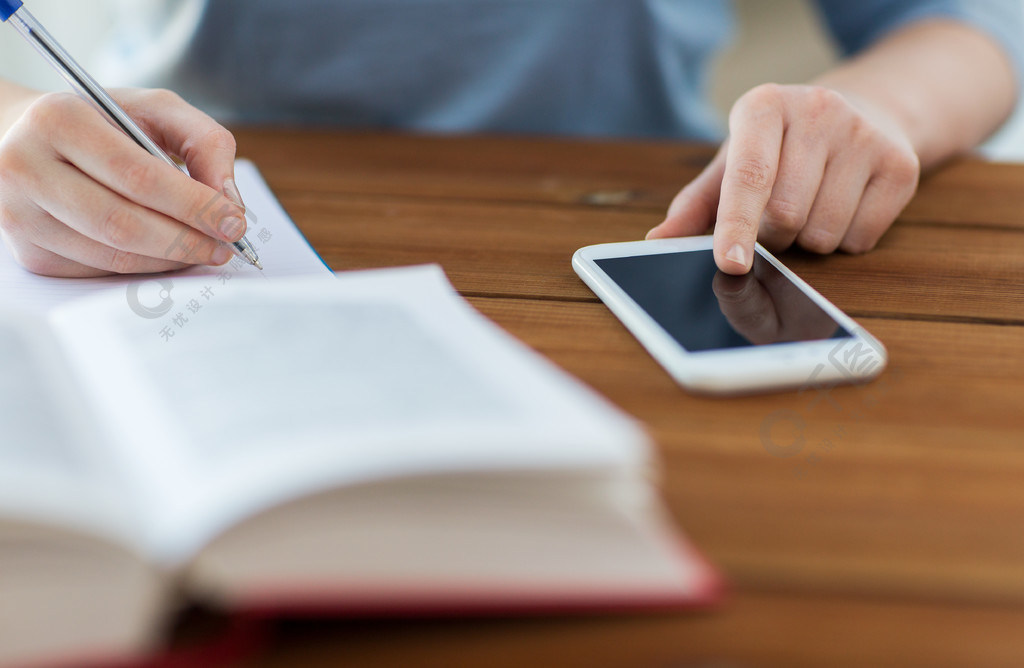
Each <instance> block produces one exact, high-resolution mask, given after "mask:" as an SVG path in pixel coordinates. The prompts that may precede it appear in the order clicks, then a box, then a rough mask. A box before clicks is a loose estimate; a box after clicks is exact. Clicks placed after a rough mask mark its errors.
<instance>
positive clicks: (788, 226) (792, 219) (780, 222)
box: [764, 197, 807, 232]
mask: <svg viewBox="0 0 1024 668" xmlns="http://www.w3.org/2000/svg"><path fill="white" fill-rule="evenodd" d="M764 212H765V217H766V223H767V224H768V225H769V226H770V227H771V228H772V229H773V230H777V231H780V232H797V231H799V230H800V228H801V227H803V225H804V222H805V220H806V217H807V216H806V213H805V212H804V209H803V207H801V206H799V205H797V204H796V203H795V202H792V201H790V200H786V199H781V198H776V197H773V198H771V199H770V200H769V201H768V205H767V206H766V207H765V209H764Z"/></svg>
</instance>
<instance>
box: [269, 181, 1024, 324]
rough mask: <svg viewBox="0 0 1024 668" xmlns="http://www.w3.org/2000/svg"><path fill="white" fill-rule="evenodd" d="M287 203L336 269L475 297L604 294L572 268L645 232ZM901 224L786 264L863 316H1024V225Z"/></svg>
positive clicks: (420, 209) (617, 219) (603, 213)
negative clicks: (439, 276)
mask: <svg viewBox="0 0 1024 668" xmlns="http://www.w3.org/2000/svg"><path fill="white" fill-rule="evenodd" d="M282 203H283V204H284V206H285V207H286V208H287V209H288V211H289V212H290V213H291V214H292V216H293V217H294V218H295V220H296V222H297V223H298V224H299V226H300V227H301V228H302V229H303V231H304V232H305V233H306V235H307V236H308V238H309V240H310V242H311V243H312V244H313V245H314V247H316V248H317V249H318V250H319V251H320V252H321V254H322V255H323V257H324V259H325V260H326V261H327V262H328V263H329V264H330V265H331V266H332V267H334V268H335V269H357V268H366V267H380V266H395V265H403V264H417V263H424V262H439V263H441V264H442V266H444V268H445V270H446V271H447V272H448V274H449V276H450V278H451V279H452V281H453V282H454V284H455V286H456V287H457V288H458V289H459V290H461V291H463V292H465V293H470V294H490V295H504V296H519V295H522V296H532V297H542V298H559V299H567V300H586V301H593V300H594V296H593V294H592V293H591V292H590V290H589V289H587V287H586V286H585V285H584V284H583V283H582V282H581V281H580V280H579V279H578V278H577V277H576V275H575V273H574V272H573V271H572V268H571V266H570V258H571V257H572V253H573V252H574V251H575V250H576V249H577V248H579V247H581V246H585V245H588V244H594V243H604V242H611V241H629V240H634V239H639V238H642V237H643V235H644V234H646V232H647V230H648V229H650V228H651V227H652V226H653V225H655V224H657V223H658V222H659V218H658V217H657V216H651V215H650V214H649V213H647V212H643V211H631V210H624V209H594V208H587V207H556V208H552V207H543V206H534V205H529V204H514V205H513V204H494V203H491V202H474V201H470V202H465V201H438V200H422V199H413V200H397V201H396V200H393V199H390V198H387V197H362V196H331V195H317V194H312V195H311V194H308V193H305V194H301V195H288V194H285V195H284V196H283V197H282ZM965 234H967V232H965V231H963V230H960V229H958V228H955V227H930V226H922V225H916V224H899V223H898V224H897V225H896V226H895V227H894V228H893V229H892V230H891V231H890V232H889V234H887V235H886V237H885V238H884V239H883V240H882V243H881V244H880V245H879V247H878V248H877V249H875V250H874V251H872V252H871V253H868V254H865V255H858V256H851V255H845V254H834V255H831V256H827V257H822V256H817V255H812V254H810V253H805V252H800V251H791V252H789V253H786V254H784V255H783V259H784V261H785V262H786V263H787V264H789V265H790V266H791V267H792V268H793V269H794V270H795V271H797V273H799V274H800V275H801V276H803V277H804V278H805V279H806V280H808V282H810V283H811V284H812V285H814V286H815V287H816V288H817V289H818V290H819V291H821V292H822V293H823V294H824V295H825V296H826V297H828V298H829V299H831V300H832V301H833V302H835V303H836V304H837V305H838V306H839V307H840V308H842V309H844V310H847V311H850V312H851V313H853V314H854V315H856V314H886V315H907V316H913V317H924V318H936V319H947V320H956V319H972V318H974V319H997V320H1001V321H1006V322H1024V280H1022V279H1024V231H1016V230H1011V229H996V228H982V229H978V230H973V231H971V232H970V233H969V234H970V244H969V245H965V242H964V235H965Z"/></svg>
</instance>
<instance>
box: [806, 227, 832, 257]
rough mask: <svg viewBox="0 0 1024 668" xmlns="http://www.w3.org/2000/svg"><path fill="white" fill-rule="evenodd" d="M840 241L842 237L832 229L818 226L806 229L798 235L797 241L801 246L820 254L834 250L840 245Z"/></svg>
mask: <svg viewBox="0 0 1024 668" xmlns="http://www.w3.org/2000/svg"><path fill="white" fill-rule="evenodd" d="M840 241H842V239H841V238H840V237H839V236H838V235H837V234H835V233H834V232H832V231H831V230H827V229H818V228H813V229H805V230H804V231H803V232H801V233H800V236H798V237H797V243H798V244H799V245H800V247H801V248H803V249H804V250H808V251H810V252H812V253H818V254H819V255H827V254H829V253H831V252H833V251H834V250H835V249H836V248H838V247H839V242H840Z"/></svg>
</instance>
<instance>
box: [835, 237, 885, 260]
mask: <svg viewBox="0 0 1024 668" xmlns="http://www.w3.org/2000/svg"><path fill="white" fill-rule="evenodd" d="M880 238H881V235H877V234H865V233H861V234H850V235H848V236H847V238H846V239H843V242H842V243H841V244H840V245H839V249H840V250H841V251H843V252H844V253H852V254H854V255H860V254H862V253H867V252H868V251H870V250H871V249H873V248H874V247H875V246H876V245H878V240H879V239H880Z"/></svg>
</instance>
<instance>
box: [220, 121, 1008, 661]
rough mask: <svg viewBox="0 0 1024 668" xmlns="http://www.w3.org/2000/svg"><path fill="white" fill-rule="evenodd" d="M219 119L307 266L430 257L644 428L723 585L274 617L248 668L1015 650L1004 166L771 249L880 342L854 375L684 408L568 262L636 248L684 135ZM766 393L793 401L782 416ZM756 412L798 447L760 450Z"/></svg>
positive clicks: (701, 155) (670, 492)
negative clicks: (536, 609)
mask: <svg viewBox="0 0 1024 668" xmlns="http://www.w3.org/2000/svg"><path fill="white" fill-rule="evenodd" d="M237 136H238V139H239V146H240V151H239V152H240V155H243V156H246V157H250V158H252V159H254V160H255V161H256V163H257V164H258V165H259V167H260V169H261V170H262V171H263V173H264V175H265V176H266V178H267V180H268V181H269V183H270V185H271V187H272V188H273V189H274V191H275V192H276V193H277V195H278V196H279V198H280V199H281V201H282V203H283V204H284V206H285V208H286V209H287V210H288V211H289V213H290V214H291V215H292V216H293V217H294V219H295V222H296V223H298V225H299V227H300V228H302V230H303V231H304V232H305V233H306V235H307V236H308V238H309V240H310V241H311V242H312V243H313V245H314V246H315V247H316V248H317V250H318V251H319V252H320V253H321V254H322V256H323V257H324V259H325V260H326V261H327V262H328V263H329V264H330V265H331V266H332V267H334V268H335V269H357V268H364V267H379V266H391V265H404V264H411V263H422V262H439V263H441V265H443V267H444V268H445V270H446V271H447V273H448V276H449V277H450V278H451V280H452V282H453V283H454V285H455V286H456V288H457V289H458V290H459V291H460V292H461V293H462V294H463V295H465V296H466V297H468V298H469V300H470V301H471V302H472V303H473V304H474V305H475V306H476V307H477V308H478V309H480V310H481V311H482V312H483V313H485V314H486V315H488V316H490V317H491V318H493V319H494V320H495V321H497V322H498V323H499V324H500V325H502V326H503V327H505V328H506V329H508V330H509V331H510V332H512V333H513V334H515V335H516V336H518V337H519V338H521V339H522V340H523V341H525V342H526V343H528V344H530V345H531V346H533V347H534V348H536V349H537V350H539V351H540V352H542V353H544V354H545V355H547V356H549V357H550V358H551V359H553V360H554V361H555V362H556V363H558V364H559V365H561V366H562V367H564V368H565V369H567V370H568V371H569V372H571V373H573V374H575V375H576V376H578V377H580V378H582V379H583V380H584V381H586V382H587V383H589V384H590V385H591V386H593V387H594V388H596V389H597V390H598V391H599V392H601V393H603V394H604V395H606V396H607V397H609V398H610V399H611V400H612V401H614V402H615V403H617V404H618V405H619V406H621V407H622V408H624V409H625V410H626V411H628V412H629V413H631V414H633V415H635V416H636V417H638V418H640V419H641V420H642V421H643V422H644V423H646V425H647V426H648V427H649V428H650V430H651V432H652V433H653V435H654V436H655V438H656V440H657V443H658V445H659V447H660V452H661V455H662V459H663V481H662V490H663V495H664V498H665V500H666V502H667V504H668V506H669V507H670V509H671V512H672V513H673V515H674V517H675V518H676V519H677V520H678V524H679V527H680V528H681V529H683V530H684V531H685V532H686V533H687V534H688V535H689V536H690V537H692V539H693V540H694V542H695V543H696V544H697V545H698V546H699V547H700V548H701V549H702V551H703V552H704V553H705V554H706V555H707V556H708V557H710V559H711V560H712V561H713V562H714V563H715V564H717V565H718V566H719V567H720V568H721V569H722V571H723V572H724V573H725V575H726V577H727V579H728V580H729V582H730V583H731V585H732V591H731V593H730V594H729V596H728V598H727V600H726V601H725V603H724V604H723V605H722V606H721V607H720V609H718V610H715V611H711V612H705V613H697V614H694V613H689V614H651V615H629V616H611V617H591V618H581V617H566V618H543V619H504V620H447V621H404V622H395V621H391V622H379V621H378V622H371V621H358V622H351V621H349V622H340V621H329V622H295V623H287V624H285V625H283V626H282V627H281V628H280V629H278V631H277V632H276V634H275V635H274V638H273V640H272V641H271V642H270V644H269V646H268V647H267V648H266V650H265V652H264V653H263V655H262V656H261V657H260V658H259V659H258V660H257V661H256V665H260V666H328V665H336V664H337V665H345V666H347V667H350V668H351V667H354V666H363V665H366V666H370V665H372V666H392V665H393V666H453V665H467V666H483V665H487V666H521V665H530V664H534V665H580V666H582V665H590V666H606V665H607V666H715V667H718V666H729V667H733V666H763V665H778V666H805V665H806V666H825V665H828V666H840V665H850V666H929V667H932V666H943V665H964V666H1011V665H1014V666H1022V665H1024V410H1022V404H1024V166H1009V165H994V164H986V163H983V162H980V161H975V160H966V161H963V162H958V163H956V164H953V165H950V166H949V167H947V168H945V169H943V170H941V171H940V172H938V173H936V174H934V175H932V176H930V177H929V178H927V179H926V180H925V181H924V183H923V184H922V186H921V188H920V192H919V194H918V196H917V197H916V199H915V200H914V201H913V202H912V203H911V204H910V206H909V207H908V208H907V210H906V211H905V212H904V214H903V215H902V216H901V218H900V220H899V221H898V223H897V224H896V225H895V226H894V227H893V228H892V230H891V231H890V232H889V233H888V234H887V235H886V236H885V238H884V239H883V240H882V242H881V244H880V245H879V247H878V248H877V249H876V250H875V251H873V252H872V253H870V254H868V255H865V256H859V257H855V256H848V255H833V256H830V257H817V256H812V255H810V254H806V253H801V252H790V253H787V254H785V255H784V256H783V259H784V261H785V262H787V263H788V264H789V266H791V267H792V268H793V269H795V270H796V271H797V272H798V273H799V274H801V275H802V276H803V277H804V278H806V279H807V280H808V281H809V282H810V283H811V284H812V285H814V286H815V287H817V288H818V289H819V290H820V291H821V292H822V293H823V294H824V295H825V296H826V297H828V298H829V299H831V300H832V301H833V302H835V303H836V304H837V305H838V306H839V307H840V308H842V309H844V310H845V311H846V312H848V313H850V314H851V315H852V316H853V317H855V318H857V319H858V320H859V321H860V322H861V323H862V324H863V325H864V326H865V327H867V328H868V329H869V330H870V331H871V332H873V333H874V334H876V335H877V336H878V337H879V338H880V339H881V340H882V341H883V342H884V343H885V344H886V346H887V347H888V349H889V352H890V357H891V365H890V368H889V370H888V371H887V372H886V373H885V374H884V375H883V376H882V377H881V378H880V379H879V380H878V381H876V382H874V383H872V384H869V385H867V386H861V387H845V388H836V389H832V390H830V391H828V392H827V393H819V392H814V391H807V392H803V393H799V392H790V393H786V394H777V395H771V396H759V397H751V398H739V399H709V398H699V397H696V396H691V395H689V394H687V393H685V392H684V391H682V390H681V389H679V388H678V387H677V386H675V385H674V384H673V383H672V382H671V381H670V380H669V378H668V376H667V375H666V374H665V373H664V372H662V370H661V369H660V368H659V367H658V366H657V365H656V364H655V363H654V362H653V361H652V360H651V359H650V358H649V357H648V356H647V354H646V353H645V352H644V351H643V350H642V349H641V347H640V346H639V344H637V342H636V341H635V340H634V339H633V338H632V337H631V336H630V335H629V334H628V333H627V332H626V331H625V329H624V328H623V327H622V326H621V325H620V324H619V323H618V321H617V320H615V318H613V317H612V315H611V314H610V313H609V312H608V311H607V310H606V309H605V308H604V307H603V306H602V305H601V304H600V303H599V302H598V301H597V300H596V298H595V297H594V296H593V295H592V293H591V292H590V291H589V290H588V289H587V288H586V287H585V286H584V285H583V284H582V283H581V282H580V281H579V280H578V279H577V277H576V275H575V274H574V273H573V271H572V269H571V267H570V264H569V259H570V256H571V254H572V252H573V251H574V250H575V249H576V248H578V247H580V246H584V245H587V244H592V243H599V242H606V241H623V240H631V239H638V238H641V237H642V236H643V234H644V233H645V232H646V231H647V230H648V229H649V228H650V227H652V226H653V225H654V224H656V223H658V222H660V221H661V219H662V216H663V213H664V211H665V209H666V207H667V205H668V202H669V201H670V199H671V198H672V196H673V195H674V194H675V192H676V191H677V190H678V188H679V187H681V186H682V185H683V184H684V183H686V182H687V181H688V180H689V179H691V178H692V177H693V176H694V175H695V174H696V173H697V172H698V170H699V169H700V167H701V166H702V165H703V164H704V163H705V162H706V161H707V160H708V159H709V158H710V155H711V153H710V149H709V148H707V147H692V146H686V145H679V144H670V143H657V144H655V143H620V142H572V141H560V140H539V139H538V140H524V139H519V138H422V137H420V138H416V137H408V136H398V135H347V134H332V133H314V132H278V131H240V132H238V135H237ZM778 411H791V412H790V413H787V415H790V416H793V415H796V416H798V417H799V421H800V422H799V424H798V423H797V422H796V421H792V422H791V423H790V424H789V426H788V428H789V429H790V432H791V433H789V434H785V433H780V432H778V428H779V425H778V424H774V426H773V425H772V424H771V422H772V420H773V418H772V416H773V415H776V416H777V415H780V413H778ZM766 424H768V426H769V427H773V428H774V431H773V432H772V433H771V436H770V440H771V442H778V441H786V442H788V443H792V442H793V441H794V439H795V438H797V437H798V436H799V435H801V434H798V433H797V432H798V431H800V432H802V436H803V437H804V439H805V440H804V445H803V447H802V448H800V447H793V448H789V450H794V451H796V452H795V453H793V454H791V455H790V456H781V455H782V454H786V453H783V452H780V448H772V447H770V445H771V443H769V445H768V447H766V443H765V438H764V436H763V435H762V430H763V429H764V428H765V425H766ZM783 427H786V425H783ZM786 439H788V441H787V440H786Z"/></svg>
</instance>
